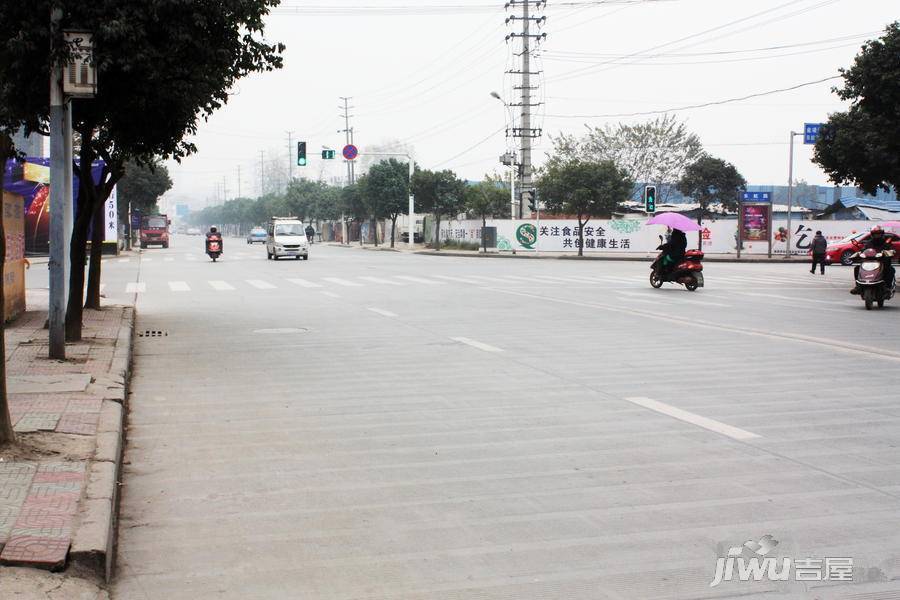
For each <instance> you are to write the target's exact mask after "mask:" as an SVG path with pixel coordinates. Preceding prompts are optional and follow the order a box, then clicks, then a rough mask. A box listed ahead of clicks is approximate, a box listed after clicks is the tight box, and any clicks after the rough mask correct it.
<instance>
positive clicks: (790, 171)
mask: <svg viewBox="0 0 900 600" xmlns="http://www.w3.org/2000/svg"><path fill="white" fill-rule="evenodd" d="M798 135H800V134H799V133H796V132H794V131H792V132H791V143H790V146H791V150H790V159H789V161H788V204H787V209H788V210H787V238H786V239H787V247H786V248H785V251H784V258H785V260H787V259H789V258H790V257H791V237H792V236H791V210H792V209H791V205H792V204H793V202H794V137H796V136H798ZM771 229H774V227H772V228H771ZM770 256H771V255H770Z"/></svg>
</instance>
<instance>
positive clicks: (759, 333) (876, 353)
mask: <svg viewBox="0 0 900 600" xmlns="http://www.w3.org/2000/svg"><path fill="white" fill-rule="evenodd" d="M484 289H486V290H488V291H492V292H496V293H498V294H508V295H510V296H519V297H521V298H531V299H534V300H543V301H545V302H554V303H556V304H566V305H568V306H578V307H581V308H593V309H598V310H605V311H607V312H614V313H620V314H626V315H632V316H638V317H644V318H647V319H656V320H658V321H662V322H664V323H668V324H672V323H681V324H684V325H692V326H694V327H702V328H705V329H712V330H715V331H730V332H732V333H740V334H743V335H749V336H754V337H764V338H768V339H771V340H774V341H777V342H784V341H790V342H799V343H801V344H811V345H814V346H824V347H827V348H831V349H832V350H837V351H838V352H843V353H845V354H853V355H856V356H865V357H867V358H870V359H871V358H877V359H881V360H889V361H891V362H900V352H894V351H892V350H874V349H873V348H872V347H870V346H862V345H860V344H853V343H850V342H845V341H842V340H834V339H830V338H820V337H814V336H810V335H803V334H801V333H786V332H778V331H769V330H765V329H753V328H751V327H739V326H735V325H726V324H723V323H716V322H713V321H707V320H704V319H697V318H694V317H684V316H681V315H673V314H666V313H661V312H653V311H650V310H643V309H639V308H630V307H619V306H610V305H608V304H606V305H604V304H593V303H591V302H578V301H575V300H567V299H565V298H553V297H550V296H542V295H539V294H532V293H529V292H523V291H519V290H506V289H499V288H484ZM619 293H620V294H621V293H624V292H619ZM823 310H837V309H830V308H826V309H823Z"/></svg>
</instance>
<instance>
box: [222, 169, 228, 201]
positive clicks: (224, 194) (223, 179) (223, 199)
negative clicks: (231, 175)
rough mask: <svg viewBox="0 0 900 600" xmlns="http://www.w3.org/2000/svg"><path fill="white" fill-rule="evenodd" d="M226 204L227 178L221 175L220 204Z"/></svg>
mask: <svg viewBox="0 0 900 600" xmlns="http://www.w3.org/2000/svg"><path fill="white" fill-rule="evenodd" d="M226 202H228V177H227V176H225V175H222V204H225V203H226Z"/></svg>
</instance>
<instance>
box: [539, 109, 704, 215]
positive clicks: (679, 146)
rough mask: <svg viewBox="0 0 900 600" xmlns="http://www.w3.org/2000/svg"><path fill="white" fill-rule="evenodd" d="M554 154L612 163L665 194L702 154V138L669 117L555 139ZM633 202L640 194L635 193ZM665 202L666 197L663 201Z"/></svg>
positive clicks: (591, 128)
mask: <svg viewBox="0 0 900 600" xmlns="http://www.w3.org/2000/svg"><path fill="white" fill-rule="evenodd" d="M553 142H554V151H553V152H554V155H556V156H561V157H565V158H569V159H579V158H581V159H585V160H592V161H597V162H600V161H604V160H610V161H612V162H613V163H615V164H616V166H617V167H619V168H620V169H622V170H624V171H625V173H627V174H628V176H629V177H630V178H631V180H632V181H635V182H637V183H648V184H655V185H656V186H657V187H659V188H660V190H661V191H662V192H663V194H666V195H667V194H668V191H669V190H670V189H671V187H670V186H669V185H666V184H674V183H675V182H677V181H678V180H679V179H681V177H682V176H683V175H684V170H685V169H686V168H687V167H688V166H689V165H691V164H692V163H694V162H695V161H696V160H697V159H698V158H700V156H701V155H702V154H703V145H702V144H701V143H700V138H699V137H698V136H697V135H695V134H693V133H691V132H690V131H689V130H688V128H687V127H686V126H685V124H684V123H682V122H680V121H679V120H678V119H677V118H675V117H674V116H670V115H664V116H661V117H659V118H657V119H654V120H652V121H647V122H645V123H638V124H636V125H628V124H625V123H619V124H617V125H606V126H605V127H588V132H587V134H586V135H584V136H582V137H576V136H566V135H563V136H560V137H558V138H554V140H553ZM632 194H636V196H635V195H633V196H632V198H633V199H639V197H640V192H639V191H632ZM660 200H661V201H662V202H665V200H666V197H665V196H664V197H662V198H660Z"/></svg>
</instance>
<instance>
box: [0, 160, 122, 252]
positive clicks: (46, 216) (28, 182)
mask: <svg viewBox="0 0 900 600" xmlns="http://www.w3.org/2000/svg"><path fill="white" fill-rule="evenodd" d="M103 165H104V163H103V161H97V162H95V163H94V164H93V165H92V167H91V175H92V176H93V179H94V181H95V182H98V181H100V176H101V175H102V173H103ZM78 182H79V179H78V174H77V173H76V174H75V176H74V177H73V184H72V189H73V190H75V198H73V202H74V205H75V206H74V209H76V210H77V207H78V189H79V183H78ZM3 191H5V192H9V193H10V194H15V195H16V196H19V197H21V198H22V202H23V204H24V208H25V223H24V227H25V253H26V254H48V253H49V251H50V159H48V158H26V159H25V160H23V161H17V160H12V159H11V160H9V161H7V163H6V166H5V173H4V178H3ZM107 212H108V211H107ZM107 218H108V217H107ZM113 239H115V238H113Z"/></svg>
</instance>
